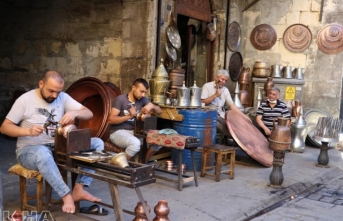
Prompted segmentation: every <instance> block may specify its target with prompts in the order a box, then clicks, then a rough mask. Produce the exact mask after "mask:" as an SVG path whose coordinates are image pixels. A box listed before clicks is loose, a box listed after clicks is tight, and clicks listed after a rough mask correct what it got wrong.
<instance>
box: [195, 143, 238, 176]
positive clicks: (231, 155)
mask: <svg viewBox="0 0 343 221" xmlns="http://www.w3.org/2000/svg"><path fill="white" fill-rule="evenodd" d="M212 153H214V154H215V165H214V166H206V160H207V155H208V154H212ZM224 155H228V159H227V160H226V159H224V160H223V156H224ZM235 157H236V148H235V147H229V146H225V145H219V144H215V145H213V146H211V147H204V148H203V152H202V167H201V172H200V176H201V177H205V176H206V175H208V176H214V177H215V181H216V182H219V181H220V175H221V174H222V173H225V174H228V175H229V177H230V179H233V178H234V173H235ZM223 162H229V163H230V169H229V170H223V171H222V170H221V167H222V163H223ZM213 168H215V170H214V171H215V173H214V174H213V173H210V172H206V170H209V169H213Z"/></svg>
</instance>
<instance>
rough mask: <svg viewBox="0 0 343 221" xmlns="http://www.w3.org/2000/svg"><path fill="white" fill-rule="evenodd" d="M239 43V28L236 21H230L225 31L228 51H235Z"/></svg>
mask: <svg viewBox="0 0 343 221" xmlns="http://www.w3.org/2000/svg"><path fill="white" fill-rule="evenodd" d="M240 43H241V28H240V26H239V24H238V23H237V22H232V23H231V24H230V25H229V28H228V31H227V46H228V47H229V49H230V51H237V49H238V46H239V44H240Z"/></svg>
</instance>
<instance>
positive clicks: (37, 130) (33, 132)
mask: <svg viewBox="0 0 343 221" xmlns="http://www.w3.org/2000/svg"><path fill="white" fill-rule="evenodd" d="M43 131H44V127H42V126H40V125H33V126H32V127H31V128H29V134H30V136H33V137H37V136H39V135H40V134H41V133H43Z"/></svg>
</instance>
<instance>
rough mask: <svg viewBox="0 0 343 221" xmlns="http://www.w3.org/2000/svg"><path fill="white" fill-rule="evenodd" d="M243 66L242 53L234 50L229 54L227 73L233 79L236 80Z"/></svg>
mask: <svg viewBox="0 0 343 221" xmlns="http://www.w3.org/2000/svg"><path fill="white" fill-rule="evenodd" d="M242 66H243V59H242V55H241V53H239V52H235V53H233V54H232V55H231V58H230V63H229V74H230V77H231V79H232V80H233V81H237V80H238V78H239V75H240V73H241V68H242Z"/></svg>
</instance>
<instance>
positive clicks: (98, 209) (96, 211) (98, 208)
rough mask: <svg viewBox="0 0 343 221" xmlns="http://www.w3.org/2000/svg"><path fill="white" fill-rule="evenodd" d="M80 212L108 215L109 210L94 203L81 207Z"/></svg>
mask: <svg viewBox="0 0 343 221" xmlns="http://www.w3.org/2000/svg"><path fill="white" fill-rule="evenodd" d="M80 213H87V214H92V215H99V216H106V215H107V214H108V211H107V210H106V209H104V208H102V207H101V206H99V205H97V204H93V205H92V206H90V207H82V208H80Z"/></svg>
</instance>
